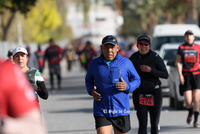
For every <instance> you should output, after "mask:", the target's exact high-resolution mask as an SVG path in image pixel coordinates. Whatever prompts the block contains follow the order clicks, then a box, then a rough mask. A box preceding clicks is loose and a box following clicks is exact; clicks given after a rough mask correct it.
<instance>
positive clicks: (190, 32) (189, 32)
mask: <svg viewBox="0 0 200 134" xmlns="http://www.w3.org/2000/svg"><path fill="white" fill-rule="evenodd" d="M186 34H194V33H193V32H192V30H187V31H186V32H185V35H186Z"/></svg>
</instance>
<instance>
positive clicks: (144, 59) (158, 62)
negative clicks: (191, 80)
mask: <svg viewBox="0 0 200 134" xmlns="http://www.w3.org/2000/svg"><path fill="white" fill-rule="evenodd" d="M137 46H138V51H137V52H135V53H134V54H132V55H131V57H130V58H129V59H130V60H131V61H132V63H133V65H134V67H135V69H136V71H137V72H138V74H139V75H140V79H141V84H140V86H139V88H137V89H136V90H135V91H134V92H133V104H134V107H135V110H136V111H137V117H138V121H139V130H138V134H147V119H148V116H147V115H148V112H149V114H150V121H151V134H158V123H159V119H160V112H161V107H162V90H161V81H160V80H159V78H165V79H167V78H168V72H167V69H166V66H165V64H164V61H163V60H162V59H161V57H160V56H159V55H158V54H157V53H155V52H154V51H152V50H151V49H150V46H151V44H150V38H149V37H148V36H140V37H138V39H137Z"/></svg>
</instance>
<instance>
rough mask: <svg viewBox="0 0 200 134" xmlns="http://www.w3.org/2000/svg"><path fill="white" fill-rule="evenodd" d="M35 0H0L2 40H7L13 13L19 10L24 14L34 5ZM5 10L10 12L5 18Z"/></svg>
mask: <svg viewBox="0 0 200 134" xmlns="http://www.w3.org/2000/svg"><path fill="white" fill-rule="evenodd" d="M35 2H36V0H0V18H1V29H2V31H3V32H2V40H4V41H5V40H7V36H8V31H9V28H10V26H11V24H12V22H13V19H14V17H15V14H16V12H17V11H19V12H20V13H21V14H23V15H25V16H26V14H27V13H28V12H29V11H30V8H31V7H32V6H34V5H35ZM6 12H10V14H9V17H7V20H6V16H5V14H6Z"/></svg>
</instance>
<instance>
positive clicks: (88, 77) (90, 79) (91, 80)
mask: <svg viewBox="0 0 200 134" xmlns="http://www.w3.org/2000/svg"><path fill="white" fill-rule="evenodd" d="M91 63H92V61H91V62H90V64H89V67H88V72H87V74H86V77H85V85H86V88H87V92H88V94H89V95H91V96H92V90H93V88H94V77H93V75H92V68H93V67H92V64H91Z"/></svg>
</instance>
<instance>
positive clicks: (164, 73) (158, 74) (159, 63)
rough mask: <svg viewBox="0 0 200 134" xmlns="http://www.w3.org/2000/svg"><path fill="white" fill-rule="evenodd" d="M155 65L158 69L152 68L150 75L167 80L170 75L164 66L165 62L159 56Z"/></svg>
mask: <svg viewBox="0 0 200 134" xmlns="http://www.w3.org/2000/svg"><path fill="white" fill-rule="evenodd" d="M155 64H156V68H152V69H151V72H150V73H152V74H153V75H155V76H156V77H160V78H165V79H167V78H168V76H169V75H168V72H167V69H166V66H165V64H164V61H163V59H162V58H161V57H160V56H159V55H158V56H157V58H156V60H155Z"/></svg>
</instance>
